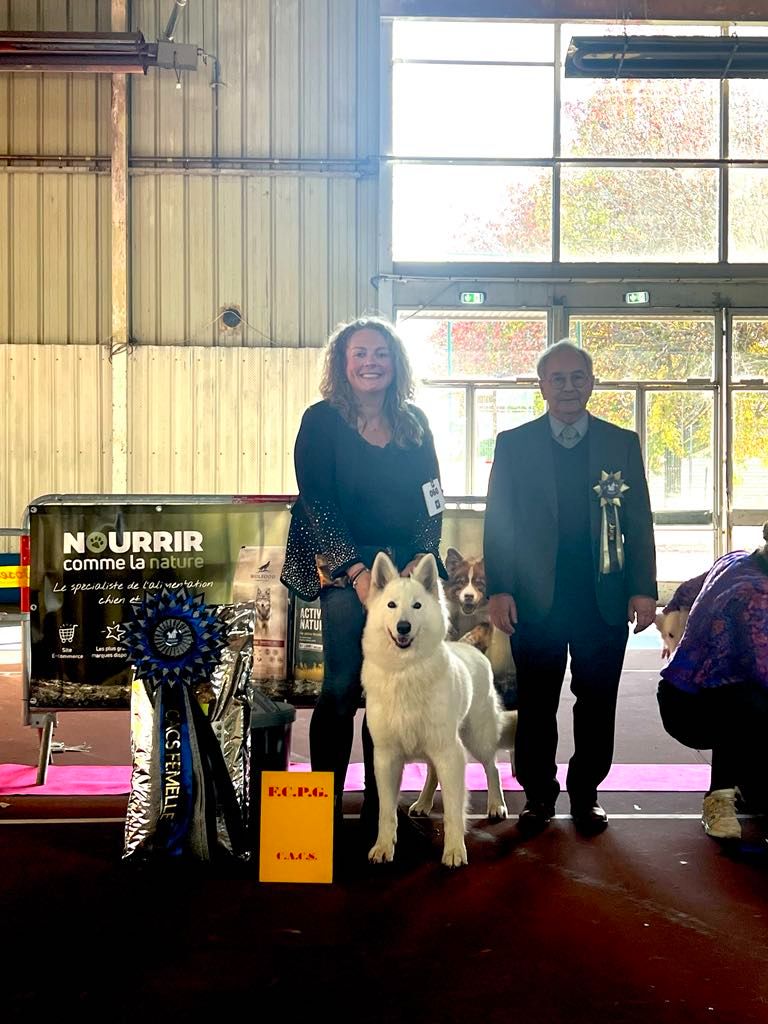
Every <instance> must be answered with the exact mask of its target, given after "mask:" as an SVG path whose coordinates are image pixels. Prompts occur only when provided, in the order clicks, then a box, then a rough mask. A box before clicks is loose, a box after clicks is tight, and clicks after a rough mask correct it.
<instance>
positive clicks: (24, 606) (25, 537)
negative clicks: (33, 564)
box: [19, 533, 31, 612]
mask: <svg viewBox="0 0 768 1024" xmlns="http://www.w3.org/2000/svg"><path fill="white" fill-rule="evenodd" d="M30 551H31V549H30V546H29V534H28V533H25V534H22V535H21V537H19V562H20V564H21V565H25V566H27V570H29V565H30V561H31V559H30ZM19 609H20V611H22V612H28V611H29V571H27V585H26V586H25V587H21V588H20V591H19Z"/></svg>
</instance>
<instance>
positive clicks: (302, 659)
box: [293, 597, 323, 697]
mask: <svg viewBox="0 0 768 1024" xmlns="http://www.w3.org/2000/svg"><path fill="white" fill-rule="evenodd" d="M320 615H321V612H320V599H319V598H315V600H314V601H304V600H302V598H300V597H297V598H295V604H294V609H293V690H294V693H295V694H296V696H297V697H317V696H318V695H319V693H320V690H321V688H322V685H323V629H322V620H321V618H320Z"/></svg>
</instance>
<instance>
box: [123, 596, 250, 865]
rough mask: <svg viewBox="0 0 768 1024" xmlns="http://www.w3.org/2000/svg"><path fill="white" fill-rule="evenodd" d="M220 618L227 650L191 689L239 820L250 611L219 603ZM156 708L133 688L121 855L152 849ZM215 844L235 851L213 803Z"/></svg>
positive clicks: (246, 760) (139, 687) (243, 796)
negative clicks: (216, 745)
mask: <svg viewBox="0 0 768 1024" xmlns="http://www.w3.org/2000/svg"><path fill="white" fill-rule="evenodd" d="M217 613H218V616H219V618H220V619H222V620H223V621H224V622H225V623H226V624H227V628H228V632H227V646H226V647H225V648H224V649H223V650H222V652H221V657H220V660H219V663H218V664H217V666H216V667H215V669H214V670H213V672H212V674H211V676H210V678H209V679H207V680H205V681H204V682H202V683H199V684H197V685H196V686H195V688H194V692H193V693H191V694H190V698H191V699H193V700H195V699H196V700H197V701H198V703H199V704H200V706H201V707H202V708H203V710H204V711H205V713H206V715H207V717H208V720H209V722H210V724H211V728H212V730H213V733H214V735H215V737H216V739H217V740H218V742H219V746H220V747H221V752H222V755H223V757H224V763H225V765H226V769H227V773H228V775H229V778H230V779H231V781H232V786H233V788H234V792H235V797H236V799H237V803H238V805H239V807H240V812H241V815H242V818H243V821H244V820H245V817H246V812H247V807H248V801H249V792H248V787H249V779H250V738H251V733H250V716H251V707H250V700H249V681H250V670H251V665H252V663H253V644H252V637H253V622H254V614H255V613H254V609H253V607H252V606H251V605H248V604H232V605H220V606H219V607H218V609H217ZM153 715H154V706H153V703H152V700H151V698H150V696H149V694H148V692H147V688H146V687H145V685H144V683H143V682H142V681H141V680H138V679H134V681H133V684H132V687H131V750H132V754H133V757H132V761H133V768H132V772H131V793H130V797H129V799H128V809H127V811H126V817H125V839H124V852H123V857H124V858H128V857H131V856H132V855H134V854H137V853H140V852H141V851H142V850H143V849H148V848H151V844H152V835H153V826H152V822H153V821H154V820H155V817H156V815H155V813H154V809H153V806H152V799H153V796H152V774H151V766H152V752H153V747H152V745H153V743H154V721H153ZM215 814H216V830H215V831H216V843H215V845H217V846H218V847H219V848H220V849H221V850H222V851H225V852H226V853H228V854H231V853H232V852H233V850H232V841H231V838H232V837H231V836H230V830H229V827H228V825H227V822H226V820H225V815H224V811H223V807H222V805H221V804H219V803H217V804H216V807H215Z"/></svg>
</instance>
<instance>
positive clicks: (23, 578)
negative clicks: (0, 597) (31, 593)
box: [0, 565, 29, 589]
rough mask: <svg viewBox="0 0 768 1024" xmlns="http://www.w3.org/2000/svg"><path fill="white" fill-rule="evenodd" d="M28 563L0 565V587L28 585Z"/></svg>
mask: <svg viewBox="0 0 768 1024" xmlns="http://www.w3.org/2000/svg"><path fill="white" fill-rule="evenodd" d="M28 586H29V566H28V565H0V587H9V588H10V587H13V588H14V589H15V588H18V587H28Z"/></svg>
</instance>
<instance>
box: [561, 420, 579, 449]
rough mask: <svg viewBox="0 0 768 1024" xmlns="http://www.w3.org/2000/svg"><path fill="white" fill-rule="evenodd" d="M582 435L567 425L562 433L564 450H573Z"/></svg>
mask: <svg viewBox="0 0 768 1024" xmlns="http://www.w3.org/2000/svg"><path fill="white" fill-rule="evenodd" d="M579 438H580V434H579V432H578V430H577V429H576V428H575V427H572V426H571V425H570V424H566V426H564V427H563V429H562V430H561V431H560V444H561V445H562V446H563V447H564V448H573V446H574V445H575V444H577V443H578V441H579Z"/></svg>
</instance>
